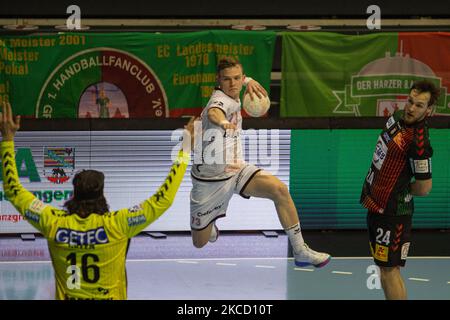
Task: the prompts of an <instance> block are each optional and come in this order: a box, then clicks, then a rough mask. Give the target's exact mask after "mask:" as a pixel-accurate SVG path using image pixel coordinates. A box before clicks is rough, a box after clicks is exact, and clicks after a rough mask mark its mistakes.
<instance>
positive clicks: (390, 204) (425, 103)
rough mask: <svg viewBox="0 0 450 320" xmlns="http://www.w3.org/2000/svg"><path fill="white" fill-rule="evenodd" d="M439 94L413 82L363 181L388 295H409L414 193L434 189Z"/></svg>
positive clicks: (373, 240)
mask: <svg viewBox="0 0 450 320" xmlns="http://www.w3.org/2000/svg"><path fill="white" fill-rule="evenodd" d="M438 97H439V90H438V89H437V88H436V87H435V86H434V85H433V84H432V83H431V82H429V81H426V80H423V81H418V82H416V83H414V84H413V86H412V88H411V90H410V93H409V97H408V102H407V103H406V105H405V109H404V110H402V111H397V112H396V113H394V115H392V116H391V117H390V118H389V120H388V121H387V123H386V127H385V128H384V129H383V131H382V132H381V134H380V136H379V137H378V141H377V144H376V147H375V152H374V155H373V159H372V165H371V166H370V169H369V172H368V174H367V176H366V179H365V181H364V186H363V190H362V193H361V199H360V202H361V204H362V205H363V206H364V207H365V208H367V209H368V214H367V225H368V229H369V241H370V249H371V252H372V256H373V258H374V261H375V263H376V264H377V265H378V266H379V267H380V278H381V284H382V287H383V290H384V294H385V296H386V299H406V288H405V284H404V282H403V279H402V277H401V274H400V266H402V267H403V266H404V265H405V262H406V257H407V255H408V250H409V245H410V242H411V241H410V234H411V222H412V214H413V211H414V201H413V196H426V195H427V194H428V193H429V192H430V190H431V185H432V183H431V156H432V155H433V149H432V148H431V144H430V140H429V135H428V125H427V122H426V118H427V117H428V116H429V115H430V114H431V112H432V106H433V105H434V103H435V102H436V100H437V98H438Z"/></svg>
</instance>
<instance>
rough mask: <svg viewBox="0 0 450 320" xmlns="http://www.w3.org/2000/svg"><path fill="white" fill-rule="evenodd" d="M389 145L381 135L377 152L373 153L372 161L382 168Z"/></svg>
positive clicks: (376, 147)
mask: <svg viewBox="0 0 450 320" xmlns="http://www.w3.org/2000/svg"><path fill="white" fill-rule="evenodd" d="M386 154H387V146H386V144H385V143H384V141H383V139H382V138H381V137H379V138H378V142H377V145H376V146H375V152H374V154H373V159H372V163H373V164H374V166H375V167H376V168H377V169H378V170H380V169H381V166H382V165H383V162H384V159H386Z"/></svg>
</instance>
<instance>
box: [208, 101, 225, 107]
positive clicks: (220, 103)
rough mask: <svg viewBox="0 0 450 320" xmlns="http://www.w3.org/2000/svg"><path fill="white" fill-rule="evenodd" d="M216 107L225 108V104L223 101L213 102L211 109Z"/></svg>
mask: <svg viewBox="0 0 450 320" xmlns="http://www.w3.org/2000/svg"><path fill="white" fill-rule="evenodd" d="M215 106H218V107H223V102H222V101H218V100H215V101H213V102H212V103H211V107H215Z"/></svg>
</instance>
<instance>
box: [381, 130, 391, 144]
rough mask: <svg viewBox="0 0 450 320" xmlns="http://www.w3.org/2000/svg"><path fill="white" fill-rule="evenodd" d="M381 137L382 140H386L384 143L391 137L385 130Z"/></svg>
mask: <svg viewBox="0 0 450 320" xmlns="http://www.w3.org/2000/svg"><path fill="white" fill-rule="evenodd" d="M383 138H384V141H386V143H389V141H391V137H390V136H389V133H387V132H385V133H383Z"/></svg>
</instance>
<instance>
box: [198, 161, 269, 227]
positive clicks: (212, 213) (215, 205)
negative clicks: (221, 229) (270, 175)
mask: <svg viewBox="0 0 450 320" xmlns="http://www.w3.org/2000/svg"><path fill="white" fill-rule="evenodd" d="M261 170H262V169H260V168H258V167H256V166H254V165H252V164H246V165H245V166H244V167H242V169H241V170H240V171H238V172H237V173H236V174H235V175H233V176H231V177H228V178H225V179H222V180H203V179H199V178H196V177H193V176H192V175H191V177H192V190H191V229H192V230H202V229H205V228H206V227H207V226H208V225H209V224H210V223H211V222H213V221H214V220H216V219H218V218H222V217H224V216H225V215H226V212H227V208H228V203H229V202H230V199H231V197H232V196H233V194H235V193H237V194H239V195H240V196H241V197H243V198H246V199H249V198H250V197H248V196H246V195H245V194H243V192H245V187H246V186H247V184H248V183H249V182H250V180H251V179H252V178H253V177H254V176H255V175H256V174H257V173H258V172H259V171H261Z"/></svg>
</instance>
